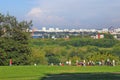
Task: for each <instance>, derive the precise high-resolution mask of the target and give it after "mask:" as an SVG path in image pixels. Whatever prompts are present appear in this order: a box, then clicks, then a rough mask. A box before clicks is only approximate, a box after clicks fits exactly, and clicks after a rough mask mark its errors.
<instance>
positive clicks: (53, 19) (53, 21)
mask: <svg viewBox="0 0 120 80" xmlns="http://www.w3.org/2000/svg"><path fill="white" fill-rule="evenodd" d="M26 17H27V20H32V21H33V23H36V24H39V25H42V26H48V25H60V24H63V23H65V19H64V17H62V16H57V15H54V14H51V11H50V10H43V9H41V8H39V7H36V8H32V9H31V10H30V11H29V12H28V13H27V15H26Z"/></svg>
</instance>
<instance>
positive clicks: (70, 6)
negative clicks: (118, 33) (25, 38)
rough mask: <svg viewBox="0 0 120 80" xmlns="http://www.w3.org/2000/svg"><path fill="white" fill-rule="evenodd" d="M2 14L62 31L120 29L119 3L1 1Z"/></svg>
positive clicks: (100, 0) (92, 0)
mask: <svg viewBox="0 0 120 80" xmlns="http://www.w3.org/2000/svg"><path fill="white" fill-rule="evenodd" d="M0 5H1V6H0V13H2V14H7V13H9V14H10V15H13V16H15V17H17V19H18V20H19V21H22V20H28V21H29V20H32V21H33V25H34V26H35V27H36V28H38V29H40V28H42V27H47V28H49V27H58V28H62V29H63V28H71V29H72V28H75V29H77V28H88V29H90V28H95V29H101V28H109V27H111V26H113V27H120V15H119V14H120V11H119V8H120V1H119V0H114V1H113V0H111V1H108V0H20V1H18V0H12V1H8V0H1V1H0Z"/></svg>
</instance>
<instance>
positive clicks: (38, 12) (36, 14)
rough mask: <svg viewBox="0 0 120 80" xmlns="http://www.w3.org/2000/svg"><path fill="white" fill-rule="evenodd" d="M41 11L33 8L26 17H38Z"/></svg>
mask: <svg viewBox="0 0 120 80" xmlns="http://www.w3.org/2000/svg"><path fill="white" fill-rule="evenodd" d="M42 13H43V11H42V10H41V9H40V8H33V9H31V10H30V11H29V12H28V13H27V17H35V18H36V17H40V16H42Z"/></svg>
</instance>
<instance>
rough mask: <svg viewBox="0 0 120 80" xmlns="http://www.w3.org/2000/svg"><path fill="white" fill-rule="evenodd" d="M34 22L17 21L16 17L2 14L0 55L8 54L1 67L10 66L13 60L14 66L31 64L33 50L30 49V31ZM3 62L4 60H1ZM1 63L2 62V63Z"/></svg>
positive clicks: (0, 17) (0, 18) (0, 22)
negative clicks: (0, 50)
mask: <svg viewBox="0 0 120 80" xmlns="http://www.w3.org/2000/svg"><path fill="white" fill-rule="evenodd" d="M31 26H32V22H31V21H30V22H27V21H21V22H19V21H17V19H16V18H15V17H14V16H10V15H9V14H7V15H3V14H0V49H2V50H3V51H2V52H0V55H3V54H6V56H4V59H6V60H4V61H3V62H2V63H6V61H7V63H6V64H0V65H8V64H9V59H12V60H13V64H14V65H26V64H30V62H29V60H28V59H29V57H30V54H31V50H30V47H29V45H28V44H29V43H28V42H29V38H30V34H29V29H30V27H31ZM0 61H2V58H0ZM0 63H1V62H0Z"/></svg>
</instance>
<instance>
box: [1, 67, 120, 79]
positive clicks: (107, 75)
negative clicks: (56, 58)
mask: <svg viewBox="0 0 120 80" xmlns="http://www.w3.org/2000/svg"><path fill="white" fill-rule="evenodd" d="M0 80H120V66H114V67H112V66H87V67H81V66H1V67H0Z"/></svg>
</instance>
